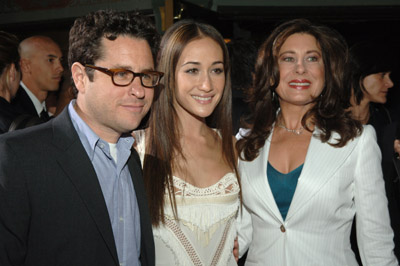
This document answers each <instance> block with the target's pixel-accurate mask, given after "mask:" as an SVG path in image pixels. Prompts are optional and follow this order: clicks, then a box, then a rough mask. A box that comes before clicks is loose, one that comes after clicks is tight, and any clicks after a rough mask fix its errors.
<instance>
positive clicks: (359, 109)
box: [350, 98, 370, 125]
mask: <svg viewBox="0 0 400 266" xmlns="http://www.w3.org/2000/svg"><path fill="white" fill-rule="evenodd" d="M369 104H370V103H369V101H368V100H366V99H362V100H361V102H360V104H355V101H354V98H352V100H351V107H350V111H351V113H352V116H353V118H354V119H356V120H358V121H360V122H361V124H363V125H366V124H367V123H368V120H369V116H370V111H369Z"/></svg>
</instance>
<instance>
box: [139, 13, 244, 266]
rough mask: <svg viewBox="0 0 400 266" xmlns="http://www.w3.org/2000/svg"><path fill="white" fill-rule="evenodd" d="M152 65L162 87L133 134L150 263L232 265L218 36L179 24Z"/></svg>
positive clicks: (229, 167)
mask: <svg viewBox="0 0 400 266" xmlns="http://www.w3.org/2000/svg"><path fill="white" fill-rule="evenodd" d="M158 69H159V71H161V72H164V79H163V80H164V83H163V84H164V88H162V89H161V90H160V91H158V92H156V93H155V96H154V97H155V101H154V103H153V106H152V108H151V114H150V119H149V127H148V128H147V129H146V131H143V130H142V131H135V132H134V135H135V140H136V142H135V143H136V145H137V149H138V152H139V155H140V157H141V159H142V162H143V177H144V180H145V186H146V190H147V194H148V195H149V208H150V210H151V211H150V213H151V218H152V224H153V234H154V242H155V248H156V265H168V266H170V265H221V266H227V265H232V266H233V265H237V264H236V261H235V258H234V256H233V252H232V250H233V245H234V239H235V238H236V215H237V212H238V209H239V191H240V186H239V180H238V178H237V170H236V162H237V157H236V156H235V151H234V146H233V141H234V139H233V137H232V128H231V126H232V125H231V92H232V91H231V88H230V75H229V56H228V51H227V48H226V46H225V42H224V39H223V38H222V36H221V35H220V34H219V33H218V32H217V30H216V29H215V28H214V27H212V26H210V25H207V24H202V23H197V22H194V21H186V20H182V21H179V22H177V23H176V24H174V25H173V26H171V27H170V28H169V29H168V30H167V31H166V33H165V34H164V36H163V38H162V40H161V46H160V54H159V64H158ZM210 125H216V128H217V129H214V128H211V126H210Z"/></svg>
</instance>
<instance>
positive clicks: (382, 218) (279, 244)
mask: <svg viewBox="0 0 400 266" xmlns="http://www.w3.org/2000/svg"><path fill="white" fill-rule="evenodd" d="M318 133H320V131H319V130H318V129H316V130H315V131H314V136H313V137H312V138H311V142H310V145H309V148H308V151H307V156H306V159H305V162H304V166H303V170H302V172H301V175H300V177H299V180H298V183H297V187H296V190H295V193H294V196H293V200H292V202H291V204H290V208H289V211H288V214H287V217H286V220H285V221H284V220H283V219H282V216H281V214H280V212H279V209H278V207H277V205H276V203H275V199H274V196H273V195H272V193H271V189H270V186H269V184H268V178H267V174H266V173H267V168H266V167H267V162H268V153H269V147H270V141H271V137H272V134H271V136H270V137H269V138H268V140H267V141H266V142H265V145H264V147H263V148H261V149H260V154H259V156H258V157H257V158H256V159H255V160H253V161H251V162H246V161H239V172H240V176H241V182H242V194H243V204H244V208H243V214H242V216H241V217H239V227H238V235H239V249H240V256H242V255H243V253H245V252H246V250H247V249H249V253H248V255H247V260H246V265H263V266H302V265H304V266H314V265H315V266H353V265H358V264H357V261H356V259H355V255H354V253H353V252H352V250H351V246H350V231H351V226H352V222H353V218H354V215H356V217H357V219H356V222H357V240H358V246H359V249H360V255H361V259H362V262H363V265H364V266H372V265H376V266H386V265H396V266H397V265H398V262H397V259H396V257H395V255H394V253H393V248H394V244H393V231H392V229H391V227H390V219H389V214H388V209H387V199H386V195H385V188H384V181H383V177H382V171H381V164H380V161H381V153H380V150H379V147H378V145H377V143H376V136H375V131H374V129H373V128H372V126H365V127H364V131H363V133H362V135H361V136H360V137H357V138H356V139H354V140H353V141H350V142H348V143H347V145H346V146H345V147H342V148H334V147H332V146H331V145H329V144H327V143H322V142H321V141H320V140H319V138H318V137H316V136H315V134H318ZM337 137H338V135H337V134H334V136H333V137H332V141H334V139H335V138H337Z"/></svg>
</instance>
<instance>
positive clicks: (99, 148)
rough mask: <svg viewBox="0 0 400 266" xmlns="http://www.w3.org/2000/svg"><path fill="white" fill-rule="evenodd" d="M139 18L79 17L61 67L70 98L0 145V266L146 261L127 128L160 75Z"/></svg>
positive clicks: (140, 198)
mask: <svg viewBox="0 0 400 266" xmlns="http://www.w3.org/2000/svg"><path fill="white" fill-rule="evenodd" d="M158 43H159V36H158V34H157V32H156V30H155V28H154V26H153V25H152V24H151V23H150V22H149V21H148V20H147V19H146V18H145V17H143V16H140V15H134V14H128V13H123V12H113V11H98V12H94V13H91V14H89V15H87V16H86V17H83V18H78V19H77V20H76V21H75V23H74V25H73V27H72V29H71V31H70V41H69V54H68V61H69V65H70V67H71V73H72V78H73V81H74V87H75V89H76V92H77V98H76V101H75V100H73V101H72V102H71V103H70V104H69V106H68V108H65V110H64V111H63V113H61V114H60V115H59V116H57V117H56V118H55V119H52V120H51V121H50V122H49V123H46V124H43V125H40V126H37V127H34V128H32V129H28V130H22V131H20V132H15V134H9V135H7V136H4V137H2V138H1V139H0V154H1V156H0V265H2V266H9V265H32V266H33V265H35V266H37V265H41V266H50V265H69V266H71V265H73V266H102V265H104V266H110V265H127V266H133V265H142V266H143V265H154V242H153V235H152V231H151V222H150V217H149V210H148V206H147V200H146V195H145V192H144V185H143V180H142V176H141V168H140V161H139V158H138V155H137V153H136V152H135V151H134V150H133V149H132V145H133V142H134V139H133V138H132V137H131V135H130V132H131V131H132V130H133V129H135V128H136V127H137V126H138V125H139V123H140V121H141V119H142V118H143V117H144V116H145V115H146V113H147V112H148V110H149V108H150V105H151V103H152V99H153V94H154V90H155V89H156V87H157V86H158V84H159V81H160V79H161V77H162V73H160V72H157V71H155V69H154V55H155V54H156V49H157V47H158Z"/></svg>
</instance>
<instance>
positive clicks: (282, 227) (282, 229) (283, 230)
mask: <svg viewBox="0 0 400 266" xmlns="http://www.w3.org/2000/svg"><path fill="white" fill-rule="evenodd" d="M280 228H281V232H282V233H285V232H286V228H285V227H284V226H283V224H282V225H281V227H280Z"/></svg>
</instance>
